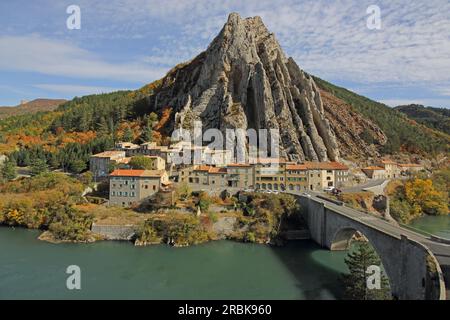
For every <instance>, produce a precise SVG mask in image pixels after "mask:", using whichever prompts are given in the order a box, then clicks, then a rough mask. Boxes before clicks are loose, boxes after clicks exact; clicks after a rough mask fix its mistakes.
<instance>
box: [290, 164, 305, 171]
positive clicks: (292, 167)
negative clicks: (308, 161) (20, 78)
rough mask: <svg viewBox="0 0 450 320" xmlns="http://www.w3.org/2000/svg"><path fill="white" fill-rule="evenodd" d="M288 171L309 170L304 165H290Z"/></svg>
mask: <svg viewBox="0 0 450 320" xmlns="http://www.w3.org/2000/svg"><path fill="white" fill-rule="evenodd" d="M286 169H287V170H308V168H307V166H306V165H304V164H290V165H288V166H287V167H286Z"/></svg>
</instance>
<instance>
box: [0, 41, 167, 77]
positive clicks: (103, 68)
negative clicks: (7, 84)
mask: <svg viewBox="0 0 450 320" xmlns="http://www.w3.org/2000/svg"><path fill="white" fill-rule="evenodd" d="M0 47H1V48H2V50H0V70H5V71H6V70H9V71H24V72H38V73H41V74H47V75H57V76H67V77H78V78H92V79H109V80H124V81H135V82H138V81H141V82H150V81H151V80H153V79H157V78H159V77H161V76H163V75H164V72H165V70H164V69H158V68H152V67H150V66H149V65H148V64H143V63H137V62H131V63H130V62H127V63H114V64H113V63H108V62H106V61H103V60H102V59H101V58H100V57H98V56H96V55H95V54H93V53H91V52H89V51H86V50H84V49H81V48H79V47H77V46H75V45H74V44H72V43H68V42H62V41H56V40H51V39H47V38H44V37H41V36H39V35H31V36H0Z"/></svg>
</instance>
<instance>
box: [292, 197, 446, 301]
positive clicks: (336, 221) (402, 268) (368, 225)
mask: <svg viewBox="0 0 450 320" xmlns="http://www.w3.org/2000/svg"><path fill="white" fill-rule="evenodd" d="M296 196H297V197H298V199H299V202H300V204H301V205H302V207H303V208H305V210H304V215H305V219H306V221H307V224H308V227H309V230H310V233H311V238H312V239H313V240H314V241H315V242H317V243H318V244H319V245H321V246H322V247H325V248H328V249H330V250H347V249H348V248H349V245H350V241H351V239H352V237H353V235H355V234H356V233H357V232H360V233H361V234H363V235H364V236H365V237H366V238H367V239H368V240H369V242H370V244H371V245H372V246H373V247H374V248H375V250H376V251H377V253H378V255H379V256H380V259H381V262H382V264H383V266H384V269H385V271H386V274H387V276H388V278H389V282H390V285H391V291H392V294H393V295H394V297H396V298H398V299H402V300H410V299H414V300H424V299H441V300H445V298H446V295H447V293H446V289H445V288H446V286H445V280H444V274H443V272H442V269H444V270H445V271H446V272H447V280H448V278H449V277H450V274H449V267H450V241H448V243H445V242H446V241H445V240H444V239H438V238H435V237H426V236H423V235H421V234H418V233H416V232H413V231H410V230H408V229H404V228H401V227H398V226H396V225H393V224H391V223H388V222H386V221H384V220H382V219H380V218H378V217H375V216H372V215H368V214H366V213H363V212H360V211H357V210H354V209H351V208H348V207H346V206H344V205H342V204H341V203H339V202H337V201H333V200H325V199H323V198H319V197H317V196H315V195H309V196H306V195H296ZM441 267H442V268H441ZM447 285H448V283H447Z"/></svg>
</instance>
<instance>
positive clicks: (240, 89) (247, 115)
mask: <svg viewBox="0 0 450 320" xmlns="http://www.w3.org/2000/svg"><path fill="white" fill-rule="evenodd" d="M147 99H148V104H149V106H150V107H151V109H152V110H154V111H159V112H161V111H162V110H163V109H164V108H167V107H170V108H172V109H173V110H174V113H173V115H172V116H173V121H171V122H169V123H170V126H171V127H170V128H167V130H168V131H170V130H173V129H174V128H176V127H182V128H185V129H191V128H192V127H193V122H194V121H195V120H201V121H202V124H203V129H204V130H206V129H209V128H219V129H220V130H223V131H224V130H225V129H227V128H242V129H250V128H251V129H256V130H258V129H279V132H280V139H281V141H280V156H282V157H286V158H287V159H291V160H299V161H304V160H309V161H328V160H333V161H335V160H338V159H339V146H338V140H337V138H336V135H335V132H334V131H333V128H332V127H331V125H330V123H329V121H328V120H327V118H326V114H325V111H324V105H323V102H322V98H321V94H320V91H319V89H318V88H317V86H316V84H315V82H314V80H313V78H312V77H311V76H310V75H308V74H307V73H305V72H304V71H302V70H301V69H300V67H299V66H298V65H297V64H296V62H295V61H294V60H293V59H292V58H287V57H286V56H285V54H284V53H283V50H282V49H281V47H280V45H279V43H278V41H277V40H276V38H275V36H274V34H273V33H270V32H269V31H268V30H267V28H266V27H265V25H264V23H263V21H262V20H261V18H260V17H253V18H246V19H242V18H241V17H240V16H239V15H238V14H237V13H232V14H230V16H229V18H228V21H227V22H226V24H225V25H224V27H223V29H222V30H221V32H220V33H219V35H218V36H217V37H216V38H215V39H214V40H213V41H212V43H211V44H210V45H209V46H208V48H207V50H206V51H204V52H202V53H201V54H199V55H198V56H197V57H195V58H194V59H193V60H191V61H189V62H187V63H184V64H181V65H178V66H176V67H175V68H174V69H172V70H171V71H170V72H169V73H168V74H167V75H166V77H165V78H164V79H162V82H161V85H160V86H159V88H158V89H157V90H155V93H154V94H153V95H151V96H149V97H148V98H147Z"/></svg>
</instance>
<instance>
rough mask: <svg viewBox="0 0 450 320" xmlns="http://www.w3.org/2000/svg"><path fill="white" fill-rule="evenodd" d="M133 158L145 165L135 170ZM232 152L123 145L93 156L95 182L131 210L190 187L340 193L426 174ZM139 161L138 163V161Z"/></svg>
mask: <svg viewBox="0 0 450 320" xmlns="http://www.w3.org/2000/svg"><path fill="white" fill-rule="evenodd" d="M195 152H200V155H201V159H200V163H197V164H192V162H191V163H190V164H177V163H175V162H174V161H173V159H174V157H175V156H177V157H183V156H184V155H186V153H190V154H188V155H189V156H192V158H193V154H194V153H195ZM133 159H141V160H142V159H144V161H145V163H146V165H145V166H141V167H138V168H136V166H133V165H131V164H132V163H133V161H132V160H133ZM231 159H232V157H231V152H230V151H228V150H213V149H210V148H208V147H207V146H200V147H198V146H193V145H191V144H190V143H186V142H177V143H174V144H172V145H170V146H160V145H157V144H156V143H152V142H148V143H143V144H141V145H137V144H133V143H130V142H119V143H117V144H116V145H115V149H114V150H110V151H105V152H102V153H99V154H95V155H92V156H91V158H90V166H89V168H90V171H91V172H92V174H93V176H94V180H95V181H96V182H99V181H109V202H108V203H109V205H113V206H121V207H131V206H133V205H136V204H139V203H140V202H141V201H143V200H145V199H148V198H150V197H151V196H152V195H154V194H156V193H157V192H159V191H164V190H170V189H171V188H173V186H174V185H175V184H182V183H185V184H188V185H189V187H190V188H192V190H198V191H207V192H208V193H210V194H219V193H220V192H223V191H228V192H234V191H236V192H237V191H239V190H245V191H256V192H265V193H279V192H288V193H308V192H329V193H335V194H336V193H339V192H341V191H340V189H341V188H345V187H354V186H355V185H357V184H358V181H361V175H363V176H364V179H363V181H375V180H377V181H378V180H380V181H382V180H389V179H394V178H401V177H402V176H408V175H410V174H412V173H415V172H419V171H421V170H423V169H424V167H423V166H422V165H419V164H399V163H396V162H394V161H391V160H380V161H379V163H374V164H373V165H372V166H369V167H365V168H362V169H360V170H359V171H360V172H361V173H360V174H359V173H355V172H357V170H354V169H352V170H350V168H349V167H348V166H347V165H345V164H343V163H340V162H309V161H306V162H303V163H298V162H292V161H289V160H286V159H282V158H257V159H250V160H249V161H246V162H245V163H235V162H233V161H231ZM134 162H136V161H134Z"/></svg>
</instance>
